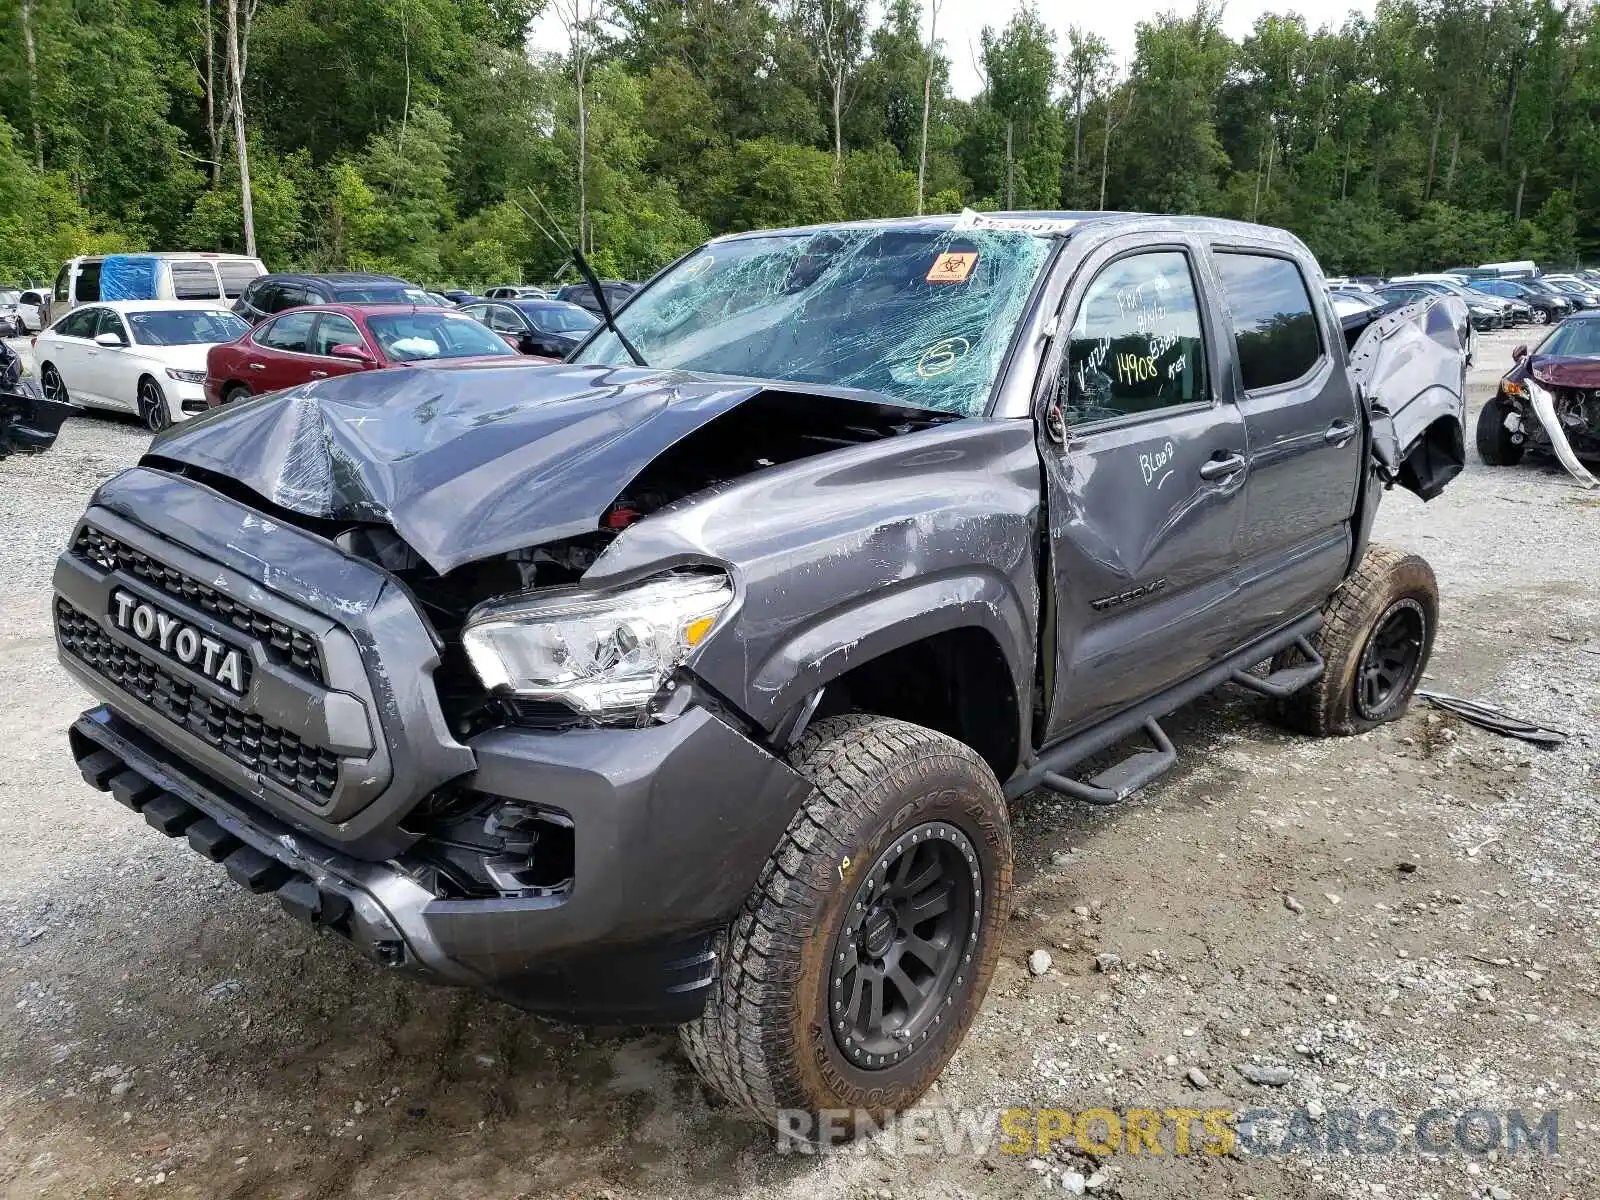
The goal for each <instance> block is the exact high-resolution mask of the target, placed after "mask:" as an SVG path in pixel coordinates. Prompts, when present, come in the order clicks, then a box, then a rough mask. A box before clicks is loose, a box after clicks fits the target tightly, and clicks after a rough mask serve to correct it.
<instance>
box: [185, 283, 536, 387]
mask: <svg viewBox="0 0 1600 1200" xmlns="http://www.w3.org/2000/svg"><path fill="white" fill-rule="evenodd" d="M496 358H515V359H521V360H523V361H526V360H527V356H525V355H521V354H518V353H517V352H516V351H515V350H513V349H511V347H509V346H508V345H506V343H505V341H504V340H503V339H502V338H501V337H500V336H499V335H498V334H496V333H494V332H492V331H491V330H488V329H485V328H484V327H483V326H482V325H480V324H479V323H478V322H477V321H474V320H473V319H472V318H471V317H469V316H466V315H465V314H463V313H458V312H452V311H450V310H447V309H438V308H415V307H413V306H411V305H409V304H406V305H398V304H397V305H381V306H380V305H373V306H370V307H369V306H359V305H352V304H322V305H317V306H315V307H311V308H292V309H289V310H288V311H287V312H281V313H279V314H278V315H277V316H275V317H273V318H272V319H271V320H270V321H263V322H262V323H261V324H259V325H257V326H256V327H255V328H254V329H252V330H251V331H250V332H249V333H247V334H245V335H244V336H243V337H241V338H239V339H238V340H237V341H233V342H224V343H222V344H221V345H219V346H213V347H212V348H211V350H210V352H209V353H208V354H207V355H206V403H207V404H209V405H210V406H211V407H213V408H215V407H217V406H218V405H219V404H227V403H228V402H230V401H233V400H240V399H243V398H245V397H247V396H258V395H261V394H262V393H263V392H276V391H278V390H279V389H280V388H286V387H294V386H295V385H296V384H301V383H310V382H311V381H312V380H314V379H326V378H328V377H329V376H330V375H348V374H350V373H351V372H352V371H373V370H377V369H379V368H381V367H394V366H415V365H418V364H422V363H429V362H439V361H443V360H449V361H451V362H463V361H471V360H488V359H496ZM551 361H554V360H551Z"/></svg>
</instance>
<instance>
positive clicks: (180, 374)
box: [167, 367, 206, 383]
mask: <svg viewBox="0 0 1600 1200" xmlns="http://www.w3.org/2000/svg"><path fill="white" fill-rule="evenodd" d="M167 378H168V379H176V380H177V381H178V382H179V383H204V382H205V381H206V373H205V372H204V371H180V370H178V368H177V367H168V368H167Z"/></svg>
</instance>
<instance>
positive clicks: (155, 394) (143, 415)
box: [139, 375, 172, 433]
mask: <svg viewBox="0 0 1600 1200" xmlns="http://www.w3.org/2000/svg"><path fill="white" fill-rule="evenodd" d="M139 419H140V420H141V421H143V422H144V424H145V428H146V429H148V430H149V431H150V432H151V433H160V432H161V431H162V430H163V429H165V428H166V427H167V426H169V425H171V424H172V410H171V409H169V408H168V407H167V396H166V393H165V392H163V391H162V390H161V385H160V384H159V383H157V382H156V381H155V380H154V379H151V378H150V377H149V376H148V375H146V376H145V377H144V378H143V379H141V380H139Z"/></svg>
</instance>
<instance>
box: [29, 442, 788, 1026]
mask: <svg viewBox="0 0 1600 1200" xmlns="http://www.w3.org/2000/svg"><path fill="white" fill-rule="evenodd" d="M158 525H159V526H160V527H161V530H162V532H161V533H157V532H156V528H157V527H158ZM55 591H56V597H55V601H54V607H55V618H56V623H57V637H58V641H59V643H60V658H61V662H62V664H63V665H64V666H65V667H66V668H67V670H68V671H69V672H70V673H71V674H72V675H73V677H74V678H76V679H77V680H78V681H79V682H80V683H82V684H83V685H84V686H85V687H86V688H87V689H88V690H89V691H90V692H91V693H93V694H94V695H95V696H96V697H97V698H98V699H99V700H100V701H102V702H103V707H99V708H96V709H93V710H91V711H90V712H88V713H86V714H85V715H84V717H83V718H82V719H81V720H79V721H78V722H77V723H76V725H75V726H74V727H73V731H72V735H71V740H72V746H73V752H74V756H75V757H76V759H77V760H78V762H79V765H80V767H81V768H82V770H83V772H84V775H85V777H86V778H87V779H88V780H89V781H90V782H91V783H93V784H94V785H95V786H97V787H99V788H101V789H102V790H107V789H109V790H111V791H112V793H113V795H115V796H116V797H117V798H118V799H119V800H121V801H123V802H124V803H125V804H128V805H129V806H130V807H133V808H136V809H138V810H139V811H141V812H143V813H144V815H145V817H146V819H147V820H148V821H149V822H150V823H151V824H152V825H155V826H156V827H157V828H160V829H162V830H163V831H164V832H167V833H169V834H171V835H172V836H178V835H179V834H185V835H188V836H189V838H190V843H191V845H193V846H194V847H195V848H196V849H197V850H199V851H200V852H201V853H202V854H204V855H206V857H208V858H211V859H213V860H214V861H221V862H224V863H225V864H226V865H227V867H228V871H229V874H230V875H232V876H233V877H234V878H235V879H237V880H239V881H240V882H241V883H243V884H244V885H245V886H247V887H250V888H251V889H252V890H255V891H263V892H272V893H275V894H276V895H277V896H278V898H279V899H280V900H281V901H282V902H283V903H284V906H285V907H286V908H288V909H290V911H292V912H294V913H295V914H296V915H297V916H300V917H302V919H305V920H308V921H310V922H311V923H312V924H315V925H319V926H322V927H326V928H330V929H333V930H334V931H336V932H339V933H341V934H343V935H345V936H347V937H349V938H350V939H351V941H352V942H354V943H355V944H356V945H357V946H358V947H360V948H361V949H362V950H363V951H364V952H366V953H367V954H368V955H369V956H370V957H372V958H373V959H374V960H376V961H378V962H380V963H383V964H385V965H387V966H390V967H394V968H397V969H405V970H410V971H415V972H417V973H419V974H422V975H425V976H427V977H429V978H432V979H437V980H439V981H442V982H446V983H454V984H460V985H465V986H471V987H475V988H479V989H482V990H484V991H486V992H489V993H491V994H493V995H496V996H499V997H501V998H503V999H505V1000H508V1001H510V1002H512V1003H515V1004H518V1005H520V1006H522V1007H525V1008H529V1009H533V1010H536V1011H539V1012H544V1013H548V1014H550V1015H556V1016H564V1017H568V1018H572V1019H590V1020H605V1021H618V1020H629V1021H651V1022H655V1021H667V1022H670V1021H681V1020H685V1019H688V1017H690V1016H693V1015H694V1014H695V1013H697V1012H698V1011H699V1006H700V1003H701V1001H702V1000H703V994H704V990H705V988H706V987H708V986H709V984H710V974H709V967H708V965H707V964H708V962H709V959H708V958H707V957H706V955H707V953H708V945H709V942H708V939H709V937H710V934H711V931H713V930H715V929H717V928H718V927H720V926H722V925H724V924H726V922H727V921H728V920H729V919H730V918H731V917H732V915H733V914H734V913H735V912H736V911H737V910H738V908H739V906H740V905H741V904H742V903H743V901H744V899H745V897H746V896H747V895H748V894H749V893H750V891H751V889H752V888H753V887H754V886H755V883H756V880H757V877H758V875H759V873H760V871H761V869H762V867H763V866H764V864H765V863H766V861H767V859H768V858H769V856H770V855H771V853H772V851H773V848H774V847H775V846H776V845H777V844H778V842H779V840H780V839H781V837H782V835H783V831H784V829H785V828H786V827H787V825H788V822H789V820H790V819H791V818H792V816H793V815H794V812H795V811H796V809H797V807H798V806H799V804H800V802H801V800H802V799H803V797H804V795H805V794H806V791H807V789H808V785H807V783H806V782H805V780H804V779H802V778H801V777H800V776H798V775H797V774H795V773H794V772H793V771H792V770H791V769H790V768H789V767H788V766H787V765H785V764H784V763H783V762H782V761H780V760H779V759H777V758H776V757H774V756H773V755H772V754H771V753H769V752H768V751H767V750H766V749H764V748H763V747H762V746H760V745H758V744H757V743H756V742H754V741H752V740H750V738H748V737H746V736H745V734H744V733H742V732H740V731H739V730H738V729H736V728H735V727H734V725H733V724H730V721H729V720H724V719H723V718H722V717H721V716H719V715H717V714H718V713H720V712H721V711H722V709H721V708H719V707H718V706H717V702H716V701H715V700H714V699H713V698H711V697H702V696H700V695H699V693H698V687H697V685H696V684H695V683H694V682H693V681H692V680H686V681H684V682H683V683H682V685H681V686H680V687H679V689H678V692H677V693H676V694H675V698H681V701H682V703H675V704H674V706H673V709H672V711H673V713H674V714H676V715H675V716H673V717H672V718H671V719H669V720H665V721H663V722H662V723H659V724H656V725H651V726H648V727H645V728H639V729H581V728H580V729H572V728H566V729H559V730H555V729H534V728H524V727H502V728H498V729H492V730H489V731H487V732H484V733H481V734H479V735H477V736H476V737H472V738H467V739H465V740H464V741H457V740H456V738H455V737H454V736H453V735H452V733H451V731H450V730H449V728H448V726H447V722H446V720H445V717H444V714H443V712H442V710H441V708H440V704H439V699H438V694H437V691H436V689H435V688H434V686H433V683H432V673H433V670H434V668H435V667H436V665H437V661H438V659H437V653H438V652H437V649H436V647H435V644H434V643H433V641H431V640H430V636H429V631H428V628H427V626H426V623H425V622H424V621H423V619H422V617H421V615H420V614H419V613H418V611H417V608H416V606H415V602H414V601H413V600H412V599H411V598H410V595H409V593H408V592H407V591H406V589H405V588H403V587H401V586H399V585H398V582H397V581H396V580H394V579H393V578H392V577H390V576H388V575H387V574H386V573H385V572H383V571H382V570H381V569H379V568H377V567H376V566H374V565H372V564H370V563H367V562H364V561H362V560H358V559H353V558H350V557H347V556H346V555H344V554H343V553H342V552H341V551H339V550H338V549H337V547H335V546H333V545H331V544H330V543H327V542H323V541H321V540H320V539H317V538H315V537H313V536H311V535H309V534H307V533H306V532H304V531H301V530H299V529H297V528H295V527H292V526H283V525H279V524H277V523H276V522H274V521H270V520H267V519H265V518H262V517H259V516H258V515H256V514H255V513H254V512H253V511H251V510H249V509H247V508H244V507H243V506H241V505H239V504H238V502H236V501H233V500H230V499H228V498H226V497H224V496H221V495H219V494H217V493H215V492H213V491H211V490H210V489H208V488H205V487H202V486H200V485H197V484H195V483H194V482H192V481H188V480H182V479H178V478H175V477H172V476H166V475H163V474H162V473H160V472H156V471H151V470H149V469H145V468H137V469H134V470H131V471H128V472H125V473H124V474H123V475H121V476H119V477H117V478H116V479H114V480H113V481H111V482H110V483H108V484H106V485H105V486H103V487H102V488H101V489H100V491H99V492H98V493H97V495H96V501H95V503H94V505H92V506H91V508H90V510H89V513H88V514H87V522H86V524H85V525H84V526H80V529H79V531H78V532H77V533H76V534H75V535H74V539H73V543H72V545H71V547H69V550H68V552H67V553H66V554H64V555H63V556H62V558H61V560H60V561H59V562H58V564H57V568H56V574H55ZM127 594H131V595H132V596H133V597H134V598H135V600H136V601H138V602H140V603H142V604H145V605H147V606H149V607H150V608H151V609H152V611H153V612H156V613H159V614H165V617H166V618H167V619H168V620H169V621H170V620H175V622H176V624H175V625H171V626H169V628H191V629H193V630H195V631H197V632H198V633H200V634H205V635H207V636H209V637H211V638H214V639H216V640H217V641H218V642H222V643H228V644H232V645H236V646H239V647H240V648H241V649H240V653H241V654H242V655H243V656H244V660H245V662H247V664H248V666H247V668H246V669H245V670H244V671H243V677H244V682H243V685H242V687H240V688H239V690H238V691H235V692H229V691H227V690H226V689H224V688H222V686H221V684H220V683H219V680H218V678H216V677H213V676H212V675H208V674H206V672H207V671H209V670H210V668H209V667H203V663H201V662H199V661H195V662H193V663H192V664H191V665H185V664H189V663H191V660H190V659H183V660H181V661H180V660H175V659H174V658H173V657H172V656H171V655H170V654H169V655H163V654H162V653H160V648H159V646H157V645H155V644H153V642H160V640H161V637H162V636H165V635H159V634H158V633H154V632H152V631H151V630H150V629H146V630H145V633H144V634H143V635H141V634H140V633H139V626H138V622H137V621H133V622H132V623H131V626H132V627H131V628H130V627H129V624H128V623H126V622H123V621H121V620H120V619H119V617H118V616H117V614H118V613H123V612H124V607H125V605H124V603H123V602H119V601H118V600H117V597H118V596H126V595H127ZM184 636H187V635H184ZM169 641H172V645H174V646H176V645H180V644H181V643H180V642H177V641H173V640H172V639H169ZM191 649H192V647H191ZM193 657H194V656H193V655H191V659H192V658H193ZM202 668H203V669H202ZM235 683H236V684H237V680H235ZM517 806H520V807H521V809H522V810H523V811H524V812H526V811H527V810H528V809H537V810H540V811H541V812H544V813H554V814H556V815H557V816H558V817H559V822H558V823H559V824H560V826H561V829H562V831H563V832H562V835H561V836H562V839H563V840H562V841H561V843H560V845H561V847H562V850H561V856H560V861H561V864H562V865H563V866H566V867H567V868H568V869H567V870H566V871H564V872H563V873H562V875H560V876H557V877H554V880H553V881H552V878H551V877H546V876H544V875H542V874H537V875H536V876H530V875H529V874H527V873H518V871H516V870H511V871H509V873H508V875H506V876H501V877H490V879H491V882H490V883H489V884H487V885H486V884H485V883H484V882H483V880H482V879H477V880H472V881H467V880H463V879H462V878H459V877H457V876H455V875H449V874H447V875H445V876H441V875H440V870H439V855H440V854H441V853H443V852H444V848H445V845H446V842H447V841H448V840H449V839H451V838H453V837H454V836H455V832H456V831H457V830H458V829H459V828H460V825H459V822H460V821H462V820H470V821H475V822H477V824H476V825H475V826H474V827H473V829H472V830H470V831H469V832H473V833H474V834H475V836H481V837H491V838H492V837H493V836H495V835H493V834H492V832H491V831H490V830H489V829H488V826H487V824H486V823H484V818H483V817H482V816H481V815H479V814H480V813H481V812H483V811H488V812H492V813H500V812H502V810H503V811H504V812H506V813H507V814H509V813H510V812H511V810H512V809H513V808H515V807H517ZM196 830H198V831H199V832H198V833H196V832H194V831H196ZM547 844H548V843H547ZM452 852H453V851H452ZM499 852H502V853H504V854H505V855H508V856H509V855H511V843H510V841H509V840H503V843H502V844H501V845H500V847H499ZM497 861H498V860H497ZM530 861H531V860H530ZM507 877H509V878H511V879H513V880H515V882H512V883H509V884H508V883H504V882H502V879H503V878H507ZM523 880H530V882H523ZM446 897H449V898H446ZM462 897H471V898H462Z"/></svg>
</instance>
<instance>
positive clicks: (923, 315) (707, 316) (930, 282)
mask: <svg viewBox="0 0 1600 1200" xmlns="http://www.w3.org/2000/svg"><path fill="white" fill-rule="evenodd" d="M1050 248H1051V243H1050V241H1049V240H1048V239H1046V238H1040V237H1035V236H1033V235H1032V234H1028V233H1016V232H1011V231H1000V230H986V229H967V230H949V229H944V230H940V229H904V228H890V229H882V228H879V229H870V228H868V229H848V228H847V229H829V230H822V231H820V232H819V231H806V232H798V233H783V234H771V235H763V236H758V237H751V238H739V239H735V240H732V241H726V242H714V243H711V244H709V245H707V246H703V247H701V249H700V250H698V251H697V252H696V253H694V254H693V255H691V256H690V257H689V258H687V259H685V260H684V261H683V262H681V263H679V264H678V265H677V266H676V267H674V268H673V269H672V270H671V271H670V272H669V273H668V274H666V275H665V276H663V277H662V278H661V279H658V280H657V281H656V282H655V283H653V284H652V285H651V286H650V288H649V289H648V290H647V291H645V292H643V293H641V294H639V295H637V296H635V297H634V299H633V301H632V302H631V303H630V304H629V305H628V307H627V308H626V309H625V310H624V311H623V312H622V313H621V314H620V315H618V317H617V324H618V325H619V326H620V327H621V329H622V332H623V333H624V334H626V335H627V337H628V339H629V340H630V341H631V342H632V343H633V344H634V345H635V346H637V347H638V349H639V353H640V354H641V355H642V356H643V357H644V359H645V361H646V362H648V363H649V364H650V365H651V366H652V367H670V368H678V369H683V370H692V371H705V372H710V373H714V374H722V375H740V376H751V377H755V378H762V379H782V380H788V381H792V382H795V383H816V384H824V385H829V386H833V387H846V388H862V389H865V390H868V391H873V392H877V393H879V394H880V395H882V396H883V397H885V398H886V399H888V400H891V401H894V402H895V403H898V404H904V405H909V406H911V407H914V408H926V409H935V410H938V411H940V412H949V413H958V414H960V415H962V416H978V415H981V414H982V413H983V412H984V410H985V409H986V408H987V406H988V403H989V393H990V391H991V389H992V388H993V386H994V381H995V375H996V374H997V373H998V371H999V369H1000V362H1001V359H1002V358H1003V357H1004V355H1005V352H1006V348H1007V346H1009V345H1010V342H1011V335H1012V331H1013V329H1014V328H1015V326H1016V323H1017V320H1018V318H1019V317H1020V316H1021V314H1022V310H1023V306H1024V305H1025V304H1026V303H1027V301H1028V295H1029V293H1030V292H1031V291H1032V289H1033V285H1034V281H1035V280H1036V279H1037V278H1038V275H1039V272H1040V270H1041V268H1042V267H1043V266H1044V263H1045V260H1046V258H1047V257H1048V256H1049V253H1050ZM574 361H576V362H587V363H608V364H615V365H621V364H626V363H628V362H630V361H631V359H630V358H629V356H628V352H627V351H626V350H625V349H624V348H623V347H622V346H621V345H620V344H619V343H618V340H617V337H616V335H615V334H613V333H611V332H610V331H609V330H601V331H600V332H599V333H598V334H597V335H596V336H595V338H594V340H593V341H591V342H590V343H589V344H588V345H587V346H585V347H584V348H583V349H582V350H581V351H580V352H579V353H578V354H577V356H576V357H575V359H574Z"/></svg>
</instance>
